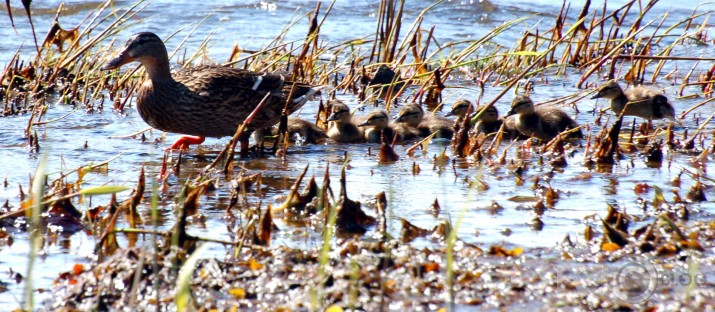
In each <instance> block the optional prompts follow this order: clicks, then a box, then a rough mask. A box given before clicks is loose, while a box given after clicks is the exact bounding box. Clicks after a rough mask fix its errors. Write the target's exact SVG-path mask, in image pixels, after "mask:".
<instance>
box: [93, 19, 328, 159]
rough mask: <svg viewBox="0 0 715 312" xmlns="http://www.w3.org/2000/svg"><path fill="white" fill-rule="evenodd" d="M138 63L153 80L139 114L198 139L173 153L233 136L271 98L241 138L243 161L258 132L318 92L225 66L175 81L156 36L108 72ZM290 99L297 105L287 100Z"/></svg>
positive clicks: (124, 53)
mask: <svg viewBox="0 0 715 312" xmlns="http://www.w3.org/2000/svg"><path fill="white" fill-rule="evenodd" d="M133 61H137V62H139V63H141V64H142V65H143V66H144V68H145V70H146V73H147V76H148V78H149V79H146V80H145V81H144V83H143V84H142V85H141V86H140V87H139V90H138V91H137V110H138V111H139V115H140V116H141V117H142V119H144V121H145V122H146V123H147V124H149V125H150V126H152V127H154V128H156V129H158V130H162V131H166V132H175V133H181V134H188V135H193V136H198V137H193V138H191V137H189V138H182V139H180V140H179V141H177V142H176V143H174V145H172V147H171V148H172V149H174V148H186V147H188V145H189V144H200V143H202V142H203V139H204V137H223V136H231V135H233V134H234V133H235V132H236V129H237V128H238V126H239V125H240V124H241V123H243V121H244V120H246V118H247V117H248V116H249V114H250V113H251V112H252V111H253V110H254V109H255V108H256V106H258V104H259V103H260V102H261V100H262V99H263V98H264V96H266V95H268V98H267V101H266V103H265V104H264V106H263V107H262V108H261V109H260V110H259V111H258V112H257V114H256V115H255V117H254V118H253V120H252V121H251V124H250V125H249V127H248V128H247V130H248V131H245V132H244V135H243V136H242V137H241V138H239V139H240V141H241V155H242V156H245V154H246V152H247V149H248V138H249V136H250V133H251V132H252V130H253V129H260V128H264V127H271V126H273V125H274V124H276V123H277V122H278V121H279V120H280V117H281V112H282V110H283V108H284V107H285V108H287V109H288V111H289V112H293V111H295V110H297V109H298V108H300V107H301V106H303V104H305V102H306V101H307V100H308V98H310V97H311V96H312V95H313V94H314V93H315V92H316V91H317V90H316V89H314V88H312V87H311V86H310V85H307V84H303V83H294V82H287V81H285V78H284V77H283V76H281V75H277V74H269V73H258V72H253V71H248V70H242V69H236V68H231V67H223V66H195V67H191V68H185V69H181V70H179V71H177V72H175V73H173V75H172V73H171V71H170V69H169V57H168V54H167V52H166V47H165V46H164V43H163V42H162V41H161V39H159V37H158V36H157V35H155V34H153V33H150V32H141V33H137V34H135V35H133V36H132V37H131V38H129V40H127V43H126V44H125V45H124V48H123V49H122V50H121V51H120V52H119V54H118V56H117V57H115V58H114V59H112V60H111V61H109V62H108V63H107V64H106V65H105V66H104V68H103V69H105V70H112V69H117V68H119V67H121V66H122V65H124V64H127V63H130V62H133ZM291 89H294V90H293V92H292V93H291ZM289 94H292V98H291V99H287V98H288V95H289Z"/></svg>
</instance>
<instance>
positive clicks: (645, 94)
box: [593, 80, 675, 119]
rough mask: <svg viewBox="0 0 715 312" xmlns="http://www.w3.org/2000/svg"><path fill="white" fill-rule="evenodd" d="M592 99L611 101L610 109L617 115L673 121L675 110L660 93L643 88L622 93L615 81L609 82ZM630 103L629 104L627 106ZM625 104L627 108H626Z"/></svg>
mask: <svg viewBox="0 0 715 312" xmlns="http://www.w3.org/2000/svg"><path fill="white" fill-rule="evenodd" d="M593 98H594V99H597V98H606V99H609V100H611V109H612V110H613V112H614V113H615V114H616V115H618V114H620V113H621V112H623V109H625V110H626V111H625V112H624V113H623V115H624V116H637V117H641V118H645V119H662V118H672V119H675V110H674V109H673V106H672V105H670V103H669V102H668V98H667V97H666V96H665V95H663V94H662V93H660V92H658V91H655V90H652V89H649V88H646V87H643V86H638V87H632V88H629V89H628V90H626V92H623V89H621V86H620V85H618V82H617V81H615V80H609V81H607V82H605V83H604V84H603V85H601V87H599V88H598V93H596V95H594V96H593ZM629 102H630V104H628V103H629ZM626 104H628V106H627V107H626Z"/></svg>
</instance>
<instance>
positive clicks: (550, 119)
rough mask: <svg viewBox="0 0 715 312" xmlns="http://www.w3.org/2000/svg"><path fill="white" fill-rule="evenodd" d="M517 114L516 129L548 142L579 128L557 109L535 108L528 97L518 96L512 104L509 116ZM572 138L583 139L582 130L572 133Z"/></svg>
mask: <svg viewBox="0 0 715 312" xmlns="http://www.w3.org/2000/svg"><path fill="white" fill-rule="evenodd" d="M514 114H517V115H518V116H517V117H516V120H515V121H516V129H517V130H519V132H521V134H523V135H526V136H532V135H533V136H535V137H537V138H539V139H541V140H544V141H548V140H551V139H553V138H554V137H556V136H557V135H558V134H559V133H561V132H563V131H564V130H567V129H573V128H577V127H578V124H577V123H576V121H574V120H573V119H571V117H569V115H568V114H566V113H565V112H564V111H562V110H560V109H558V108H555V107H539V108H535V107H534V102H532V101H531V99H530V98H529V97H528V96H523V95H518V96H516V97H515V98H514V101H512V102H511V110H510V111H509V113H508V115H514ZM569 137H570V138H582V137H583V133H581V130H580V129H579V130H577V131H575V132H572V133H571V134H570V135H569Z"/></svg>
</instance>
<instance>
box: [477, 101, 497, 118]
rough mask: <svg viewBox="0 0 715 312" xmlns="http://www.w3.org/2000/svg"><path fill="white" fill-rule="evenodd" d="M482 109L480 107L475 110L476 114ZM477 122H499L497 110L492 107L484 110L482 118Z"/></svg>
mask: <svg viewBox="0 0 715 312" xmlns="http://www.w3.org/2000/svg"><path fill="white" fill-rule="evenodd" d="M481 109H482V107H480V108H478V109H477V112H479V111H480V110H481ZM479 120H481V121H484V122H495V121H497V120H499V111H498V110H497V108H496V107H494V105H492V106H489V107H487V108H486V110H485V111H484V113H483V114H482V116H480V117H479Z"/></svg>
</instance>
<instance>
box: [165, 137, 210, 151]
mask: <svg viewBox="0 0 715 312" xmlns="http://www.w3.org/2000/svg"><path fill="white" fill-rule="evenodd" d="M205 140H206V138H205V137H202V136H191V135H185V136H182V137H180V138H179V139H178V140H176V142H174V144H172V145H171V147H169V149H170V150H181V149H189V145H192V144H193V145H197V144H201V143H204V141H205Z"/></svg>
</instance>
